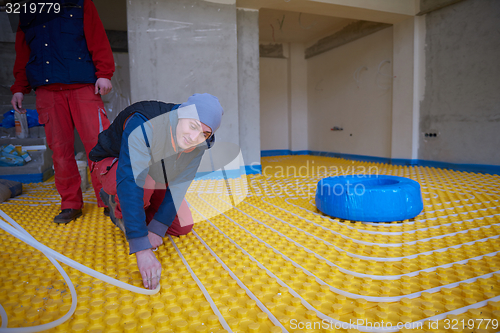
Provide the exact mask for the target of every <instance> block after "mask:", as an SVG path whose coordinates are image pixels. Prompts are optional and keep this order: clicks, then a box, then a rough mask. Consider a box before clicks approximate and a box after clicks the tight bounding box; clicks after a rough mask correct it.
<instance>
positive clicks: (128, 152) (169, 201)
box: [89, 101, 215, 253]
mask: <svg viewBox="0 0 500 333" xmlns="http://www.w3.org/2000/svg"><path fill="white" fill-rule="evenodd" d="M178 106H179V105H174V104H167V103H163V102H156V101H149V102H138V103H135V104H132V105H131V106H129V107H128V108H126V109H125V110H123V111H122V112H121V113H120V114H119V115H118V117H117V118H116V119H115V121H113V123H112V124H111V126H110V127H109V128H108V129H107V130H105V131H103V132H102V133H101V134H99V139H98V143H97V145H96V146H95V147H94V148H93V149H92V151H91V152H90V154H89V159H90V160H92V161H100V160H102V159H104V158H106V157H118V167H117V170H116V184H117V186H116V190H117V194H118V197H119V199H120V206H121V208H122V214H123V221H124V224H125V229H126V237H127V240H128V242H129V247H130V253H135V252H138V251H141V250H144V249H148V248H151V244H150V242H149V239H148V237H147V235H148V230H149V231H151V232H154V233H156V234H158V235H160V236H162V237H163V236H164V235H165V233H166V231H167V229H168V227H169V226H170V225H171V224H172V222H173V221H174V218H175V216H176V215H177V208H179V207H180V203H181V202H182V200H183V199H184V196H185V194H186V192H187V189H188V188H189V185H190V184H191V182H192V180H193V179H194V178H195V176H196V172H197V170H198V166H199V165H200V162H201V158H202V156H203V153H204V152H205V150H206V149H207V148H210V147H211V146H212V145H213V143H214V142H215V136H214V135H212V136H211V137H210V139H208V140H207V141H205V142H204V143H203V144H200V145H198V146H196V147H195V148H194V149H193V150H190V151H180V150H179V148H178V147H177V143H176V142H175V138H176V127H177V122H178V119H177V112H176V111H175V110H176V109H177V107H178ZM162 117H165V118H162ZM158 119H161V122H157V123H155V120H158ZM159 123H161V125H162V126H158V124H159ZM153 127H154V131H153V130H152V128H153ZM170 131H171V132H170ZM153 132H154V133H153ZM164 134H166V135H164ZM172 140H174V141H173V142H172ZM174 147H177V148H174ZM158 156H159V157H158ZM148 174H149V175H150V176H151V177H152V178H153V179H154V180H155V181H156V182H160V183H168V188H167V192H166V194H165V198H164V199H163V202H162V204H161V206H160V207H159V209H158V211H157V212H156V214H155V216H154V218H153V220H152V221H151V222H150V224H149V225H148V226H146V214H145V211H144V208H143V197H144V189H143V187H142V186H143V185H144V182H145V179H146V176H147V175H148ZM165 176H166V178H167V179H165Z"/></svg>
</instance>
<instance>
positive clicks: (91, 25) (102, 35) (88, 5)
mask: <svg viewBox="0 0 500 333" xmlns="http://www.w3.org/2000/svg"><path fill="white" fill-rule="evenodd" d="M83 11H84V12H83V30H84V32H85V39H86V41H87V47H88V49H89V52H90V55H91V56H92V61H93V62H94V66H95V68H96V76H97V78H106V79H111V77H112V76H113V73H114V71H115V60H114V59H113V52H112V51H111V46H110V45H109V40H108V37H107V36H106V31H105V30H104V26H103V25H102V22H101V19H100V18H99V13H97V9H96V8H95V5H94V3H93V2H92V0H85V1H84V3H83Z"/></svg>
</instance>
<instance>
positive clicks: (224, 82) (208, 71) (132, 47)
mask: <svg viewBox="0 0 500 333" xmlns="http://www.w3.org/2000/svg"><path fill="white" fill-rule="evenodd" d="M127 25H128V38H129V56H130V77H131V92H132V102H136V101H140V100H150V99H155V100H162V101H167V102H176V103H182V102H184V101H186V100H187V98H188V97H189V96H190V95H192V94H194V93H199V92H207V93H211V94H213V95H215V96H217V97H218V98H219V100H220V102H221V104H222V107H223V108H224V111H225V113H224V117H223V119H222V125H221V128H220V129H219V131H218V132H217V138H218V140H222V141H228V142H233V143H235V144H239V122H238V78H237V72H238V70H237V69H238V68H237V43H236V5H235V4H234V3H233V4H219V3H212V2H208V1H202V0H183V1H152V0H142V1H128V2H127Z"/></svg>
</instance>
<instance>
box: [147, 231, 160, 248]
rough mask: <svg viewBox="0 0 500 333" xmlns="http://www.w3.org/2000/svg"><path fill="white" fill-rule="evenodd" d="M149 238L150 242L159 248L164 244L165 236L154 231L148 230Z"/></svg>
mask: <svg viewBox="0 0 500 333" xmlns="http://www.w3.org/2000/svg"><path fill="white" fill-rule="evenodd" d="M148 238H149V242H150V243H151V246H152V247H153V248H157V247H158V246H160V245H161V244H163V238H161V237H160V236H158V235H157V234H155V233H154V232H151V231H148Z"/></svg>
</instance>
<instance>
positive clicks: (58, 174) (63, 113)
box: [36, 84, 109, 209]
mask: <svg viewBox="0 0 500 333" xmlns="http://www.w3.org/2000/svg"><path fill="white" fill-rule="evenodd" d="M36 107H37V111H38V120H39V122H40V124H44V125H45V134H46V137H47V144H48V145H49V148H50V149H51V150H52V159H53V161H54V171H55V183H56V188H57V191H58V192H59V194H60V195H61V209H68V208H73V209H81V208H82V207H83V196H82V191H81V189H80V184H81V178H80V173H79V172H78V166H77V165H76V161H75V149H74V141H75V138H74V130H75V128H76V130H77V131H78V134H79V135H80V138H81V139H82V142H83V145H84V147H85V152H86V153H87V160H88V156H89V152H90V151H91V150H92V148H94V146H95V145H96V144H97V136H98V135H99V133H100V132H101V131H103V130H105V129H107V128H108V127H109V120H108V118H107V116H106V111H105V110H104V104H103V102H102V99H101V95H96V94H94V85H92V84H89V85H88V86H85V87H82V88H78V89H70V90H58V91H51V90H48V89H44V88H43V87H39V88H38V89H37V90H36ZM88 162H89V165H91V164H90V163H91V162H90V161H88ZM92 185H93V187H94V191H95V194H96V198H97V203H98V205H99V207H104V204H103V202H102V200H101V198H100V197H99V191H100V190H101V187H102V186H101V185H100V184H99V182H98V181H97V179H96V178H95V176H92Z"/></svg>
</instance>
